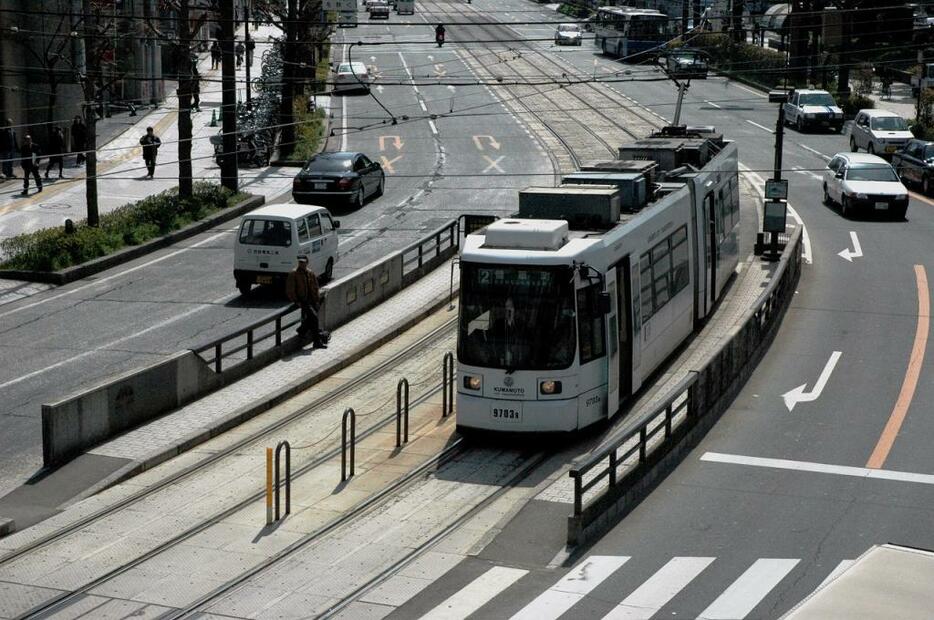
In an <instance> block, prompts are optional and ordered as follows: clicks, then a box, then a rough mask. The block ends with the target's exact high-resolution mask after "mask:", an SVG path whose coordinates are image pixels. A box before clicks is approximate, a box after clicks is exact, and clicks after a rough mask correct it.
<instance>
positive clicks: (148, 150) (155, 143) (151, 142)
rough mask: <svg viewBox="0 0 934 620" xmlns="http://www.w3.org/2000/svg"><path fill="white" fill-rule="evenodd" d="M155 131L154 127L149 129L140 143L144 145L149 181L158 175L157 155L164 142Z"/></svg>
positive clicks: (144, 157)
mask: <svg viewBox="0 0 934 620" xmlns="http://www.w3.org/2000/svg"><path fill="white" fill-rule="evenodd" d="M153 131H154V130H153V128H152V127H147V128H146V135H145V136H143V137H142V138H140V139H139V143H140V144H142V145H143V161H144V162H146V170H147V171H148V173H149V174H148V175H147V177H146V178H149V179H151V178H152V177H153V175H154V174H156V153H157V152H158V151H159V146H160V145H161V144H162V140H160V139H159V136H157V135H156V134H155V133H153Z"/></svg>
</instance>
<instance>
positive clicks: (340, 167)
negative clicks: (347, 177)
mask: <svg viewBox="0 0 934 620" xmlns="http://www.w3.org/2000/svg"><path fill="white" fill-rule="evenodd" d="M352 165H353V158H352V157H321V156H320V155H319V156H318V157H313V158H312V159H311V161H309V162H308V163H307V164H305V172H346V171H348V170H350V169H351V166H352Z"/></svg>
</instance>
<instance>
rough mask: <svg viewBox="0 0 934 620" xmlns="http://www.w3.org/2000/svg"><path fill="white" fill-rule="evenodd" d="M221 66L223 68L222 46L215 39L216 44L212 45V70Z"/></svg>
mask: <svg viewBox="0 0 934 620" xmlns="http://www.w3.org/2000/svg"><path fill="white" fill-rule="evenodd" d="M219 66H221V44H220V43H218V42H217V40H216V39H215V41H214V43H211V70H212V71H213V70H214V69H217V68H218V67H219Z"/></svg>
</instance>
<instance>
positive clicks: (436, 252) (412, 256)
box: [402, 220, 460, 279]
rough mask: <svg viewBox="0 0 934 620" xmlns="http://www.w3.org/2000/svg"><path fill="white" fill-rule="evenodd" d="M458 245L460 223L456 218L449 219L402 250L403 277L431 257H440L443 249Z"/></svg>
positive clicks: (453, 247) (457, 246)
mask: <svg viewBox="0 0 934 620" xmlns="http://www.w3.org/2000/svg"><path fill="white" fill-rule="evenodd" d="M459 247H460V225H459V222H458V220H451V221H450V222H448V223H447V224H445V225H444V226H442V227H441V228H438V229H437V230H435V231H434V232H432V233H430V234H428V235H427V236H426V237H425V238H423V239H421V240H420V241H418V242H417V243H413V244H412V245H410V246H409V247H407V248H405V249H404V250H402V277H403V279H404V278H405V277H406V276H407V275H408V274H410V273H412V272H413V271H415V270H417V269H421V268H422V267H423V266H424V265H425V264H426V263H428V262H429V261H430V260H431V259H433V258H438V257H440V256H441V253H442V252H443V251H444V250H449V249H456V248H459Z"/></svg>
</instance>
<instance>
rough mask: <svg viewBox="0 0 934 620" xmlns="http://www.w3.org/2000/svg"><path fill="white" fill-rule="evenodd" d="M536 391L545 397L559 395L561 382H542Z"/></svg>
mask: <svg viewBox="0 0 934 620" xmlns="http://www.w3.org/2000/svg"><path fill="white" fill-rule="evenodd" d="M538 390H539V391H540V392H541V393H542V394H545V395H548V396H551V395H552V394H560V393H561V382H560V381H553V380H551V379H549V380H548V381H542V382H541V383H539V384H538Z"/></svg>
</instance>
